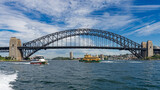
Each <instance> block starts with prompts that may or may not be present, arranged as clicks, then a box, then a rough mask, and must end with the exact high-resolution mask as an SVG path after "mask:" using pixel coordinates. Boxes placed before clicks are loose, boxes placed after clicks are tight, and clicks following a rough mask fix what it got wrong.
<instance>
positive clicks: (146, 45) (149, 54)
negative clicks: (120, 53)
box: [141, 40, 153, 58]
mask: <svg viewBox="0 0 160 90" xmlns="http://www.w3.org/2000/svg"><path fill="white" fill-rule="evenodd" d="M141 45H142V48H146V50H144V51H142V52H141V54H142V56H143V57H144V58H146V57H152V56H153V43H152V41H150V40H148V41H147V43H146V42H142V43H141Z"/></svg>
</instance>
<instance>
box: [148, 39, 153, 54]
mask: <svg viewBox="0 0 160 90" xmlns="http://www.w3.org/2000/svg"><path fill="white" fill-rule="evenodd" d="M147 56H148V57H152V56H153V43H152V41H150V40H149V41H147Z"/></svg>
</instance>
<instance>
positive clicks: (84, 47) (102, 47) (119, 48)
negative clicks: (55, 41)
mask: <svg viewBox="0 0 160 90" xmlns="http://www.w3.org/2000/svg"><path fill="white" fill-rule="evenodd" d="M18 48H19V49H74V48H76V49H118V50H132V49H134V50H146V49H145V48H123V47H104V46H48V47H18Z"/></svg>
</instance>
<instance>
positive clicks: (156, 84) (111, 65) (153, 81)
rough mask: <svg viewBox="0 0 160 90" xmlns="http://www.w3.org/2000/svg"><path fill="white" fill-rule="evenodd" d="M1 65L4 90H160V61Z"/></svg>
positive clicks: (6, 63)
mask: <svg viewBox="0 0 160 90" xmlns="http://www.w3.org/2000/svg"><path fill="white" fill-rule="evenodd" d="M48 62H49V64H48V65H31V64H29V62H0V90H116V89H119V90H148V89H149V90H158V89H160V61H158V60H154V61H140V60H136V61H134V60H109V61H102V62H100V63H84V62H79V61H70V60H53V61H48Z"/></svg>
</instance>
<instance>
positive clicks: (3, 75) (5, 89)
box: [0, 71, 17, 90]
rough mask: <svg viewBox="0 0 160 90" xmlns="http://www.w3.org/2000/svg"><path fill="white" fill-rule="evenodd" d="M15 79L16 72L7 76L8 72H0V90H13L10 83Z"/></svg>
mask: <svg viewBox="0 0 160 90" xmlns="http://www.w3.org/2000/svg"><path fill="white" fill-rule="evenodd" d="M16 78H17V72H16V73H13V74H8V72H5V71H0V90H13V89H12V85H11V84H10V83H11V82H14V81H15V80H16Z"/></svg>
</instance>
